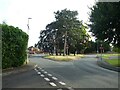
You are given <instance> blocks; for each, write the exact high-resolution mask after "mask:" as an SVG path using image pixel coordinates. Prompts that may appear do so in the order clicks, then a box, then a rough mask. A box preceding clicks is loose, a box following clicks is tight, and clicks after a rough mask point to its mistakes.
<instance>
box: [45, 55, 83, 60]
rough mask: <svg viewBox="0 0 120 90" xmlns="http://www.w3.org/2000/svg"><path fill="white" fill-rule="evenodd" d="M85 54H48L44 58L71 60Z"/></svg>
mask: <svg viewBox="0 0 120 90" xmlns="http://www.w3.org/2000/svg"><path fill="white" fill-rule="evenodd" d="M83 56H84V55H82V54H78V55H76V56H74V55H73V54H71V55H69V56H51V55H46V56H44V58H46V59H52V60H56V61H70V60H77V59H79V58H81V57H83Z"/></svg>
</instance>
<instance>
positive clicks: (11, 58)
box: [0, 24, 28, 69]
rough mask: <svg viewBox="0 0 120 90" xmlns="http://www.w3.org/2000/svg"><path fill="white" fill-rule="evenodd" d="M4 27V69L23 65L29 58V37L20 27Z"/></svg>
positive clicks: (3, 25)
mask: <svg viewBox="0 0 120 90" xmlns="http://www.w3.org/2000/svg"><path fill="white" fill-rule="evenodd" d="M0 26H1V27H2V68H3V69H5V68H10V67H17V66H21V65H23V63H24V62H25V60H26V58H27V53H26V49H27V44H28V35H27V34H26V33H25V32H23V31H22V30H21V29H19V28H18V27H13V26H8V25H5V24H2V25H0Z"/></svg>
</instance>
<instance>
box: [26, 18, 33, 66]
mask: <svg viewBox="0 0 120 90" xmlns="http://www.w3.org/2000/svg"><path fill="white" fill-rule="evenodd" d="M30 19H32V18H28V23H27V27H28V29H27V34H28V41H29V30H30V27H29V20H30ZM27 48H28V44H27ZM27 51H28V49H27ZM28 62H29V59H28V52H27V60H26V64H27V63H28Z"/></svg>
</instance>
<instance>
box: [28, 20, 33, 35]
mask: <svg viewBox="0 0 120 90" xmlns="http://www.w3.org/2000/svg"><path fill="white" fill-rule="evenodd" d="M30 19H32V18H28V24H27V27H28V31H27V33H28V36H29V29H30V27H29V20H30Z"/></svg>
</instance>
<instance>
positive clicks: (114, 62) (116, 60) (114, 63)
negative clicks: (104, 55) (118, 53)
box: [105, 59, 120, 67]
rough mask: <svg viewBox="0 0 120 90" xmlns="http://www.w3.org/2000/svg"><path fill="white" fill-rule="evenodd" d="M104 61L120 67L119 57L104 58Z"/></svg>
mask: <svg viewBox="0 0 120 90" xmlns="http://www.w3.org/2000/svg"><path fill="white" fill-rule="evenodd" d="M105 61H106V62H107V63H109V64H111V65H113V66H117V67H120V59H106V60H105Z"/></svg>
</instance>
